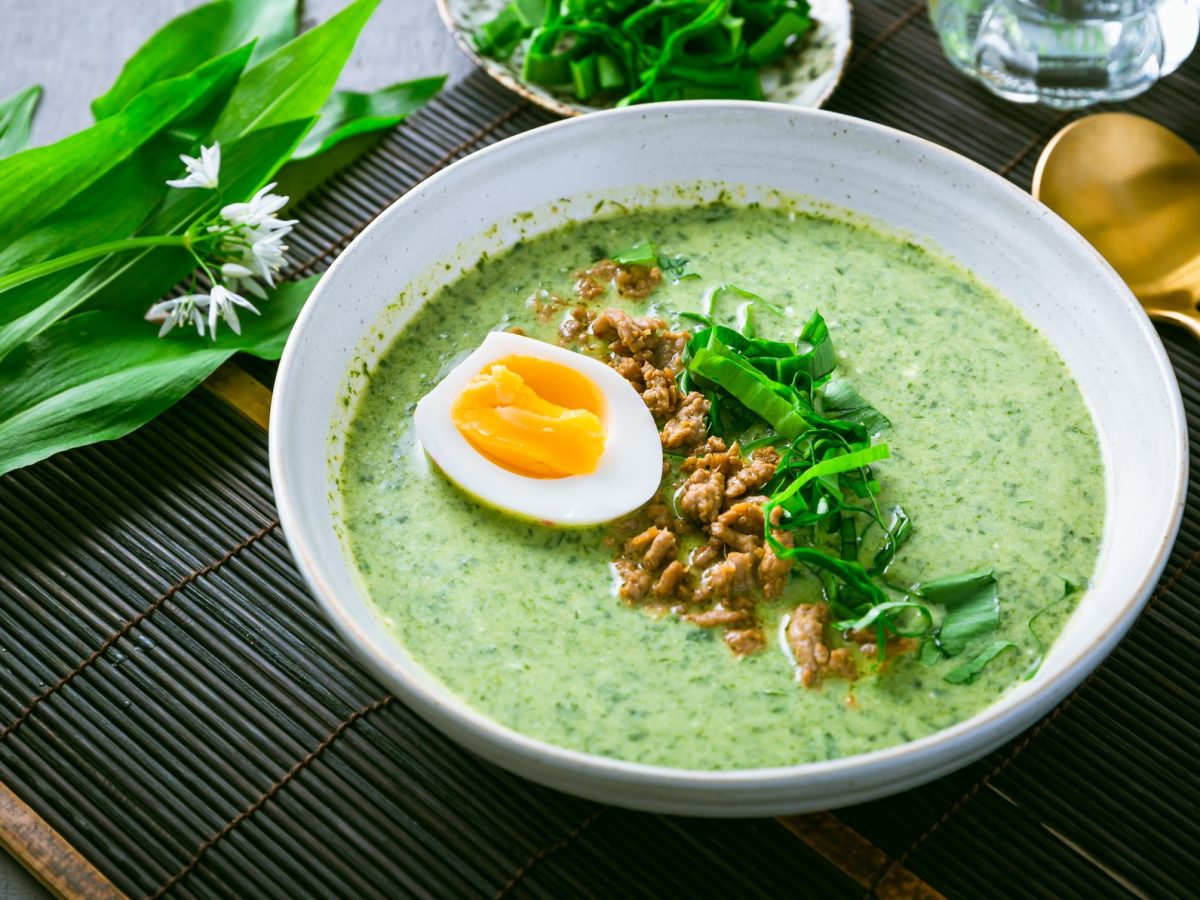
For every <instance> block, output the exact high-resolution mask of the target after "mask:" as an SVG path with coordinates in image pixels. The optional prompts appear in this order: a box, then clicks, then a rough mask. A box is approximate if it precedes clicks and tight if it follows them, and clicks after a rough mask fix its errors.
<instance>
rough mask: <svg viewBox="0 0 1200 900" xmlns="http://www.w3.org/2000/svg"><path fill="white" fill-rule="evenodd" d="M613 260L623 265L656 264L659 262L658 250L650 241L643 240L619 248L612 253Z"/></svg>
mask: <svg viewBox="0 0 1200 900" xmlns="http://www.w3.org/2000/svg"><path fill="white" fill-rule="evenodd" d="M612 259H613V262H615V263H620V264H621V265H623V266H654V265H657V264H658V252H657V251H656V250H655V249H654V244H653V243H651V242H650V241H646V240H641V241H638V242H637V243H635V244H633V245H631V246H629V247H625V248H624V249H621V250H617V251H615V252H614V253H613V255H612Z"/></svg>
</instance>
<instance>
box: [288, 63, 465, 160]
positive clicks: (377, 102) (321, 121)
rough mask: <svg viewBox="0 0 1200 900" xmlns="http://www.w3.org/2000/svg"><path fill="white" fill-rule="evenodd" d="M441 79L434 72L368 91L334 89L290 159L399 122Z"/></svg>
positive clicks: (425, 99) (425, 100) (437, 87)
mask: <svg viewBox="0 0 1200 900" xmlns="http://www.w3.org/2000/svg"><path fill="white" fill-rule="evenodd" d="M445 82H446V76H445V75H438V76H436V77H433V78H420V79H417V80H415V81H405V82H402V83H400V84H394V85H392V86H391V87H387V88H383V89H381V90H378V91H373V92H371V93H369V94H358V93H354V92H352V91H338V92H336V93H334V94H333V95H332V96H331V97H330V98H329V99H328V100H327V101H325V105H324V106H323V107H321V113H320V116H319V117H318V118H317V123H316V124H315V125H314V126H313V130H312V131H311V132H309V134H308V136H307V137H305V138H304V141H303V142H302V143H301V144H300V146H299V147H298V148H297V149H296V152H295V153H294V154H293V155H292V158H293V159H307V158H308V157H311V156H316V155H317V154H318V153H324V152H325V151H326V150H329V149H330V148H332V147H334V146H335V145H337V144H338V143H340V142H341V141H344V140H346V139H347V138H351V137H355V136H356V135H360V134H367V133H369V132H372V131H382V130H384V129H386V128H392V127H394V126H396V125H399V124H400V123H401V122H403V121H404V120H405V119H406V118H407V117H408V115H409V114H410V113H413V112H415V111H416V110H418V109H420V108H421V107H422V106H424V105H425V104H426V103H428V102H429V101H430V100H431V99H432V98H433V97H434V95H435V94H437V92H438V91H440V90H441V89H442V85H443V84H445Z"/></svg>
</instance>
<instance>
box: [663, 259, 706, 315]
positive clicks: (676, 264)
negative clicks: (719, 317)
mask: <svg viewBox="0 0 1200 900" xmlns="http://www.w3.org/2000/svg"><path fill="white" fill-rule="evenodd" d="M658 267H659V269H661V270H662V273H663V275H665V276H666V277H667V278H669V279H671V281H673V282H674V283H676V284H678V283H679V282H681V281H684V280H686V279H688V278H699V277H700V275H699V274H698V273H696V272H693V271H691V270H690V269H689V268H688V258H687V257H686V256H660V257H659V258H658ZM707 324H709V325H712V321H711V320H708V323H707Z"/></svg>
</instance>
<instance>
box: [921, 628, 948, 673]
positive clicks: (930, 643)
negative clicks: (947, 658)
mask: <svg viewBox="0 0 1200 900" xmlns="http://www.w3.org/2000/svg"><path fill="white" fill-rule="evenodd" d="M943 656H944V655H943V653H942V650H941V648H940V647H939V646H938V645H937V639H936V638H934V637H933V636H932V635H930V636H929V637H927V638H925V640H924V641H922V643H921V652H920V654H919V658H920V660H921V665H923V666H925V667H926V668H929V667H931V666H936V665H937V664H938V663H939V662H941V661H942V659H943Z"/></svg>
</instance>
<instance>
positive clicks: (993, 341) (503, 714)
mask: <svg viewBox="0 0 1200 900" xmlns="http://www.w3.org/2000/svg"><path fill="white" fill-rule="evenodd" d="M643 238H650V239H652V240H654V241H655V242H656V243H657V245H658V246H659V248H660V252H662V253H665V254H666V253H669V254H672V255H674V254H682V255H684V256H686V257H687V258H688V260H689V267H690V268H691V269H692V270H694V271H695V272H697V273H699V274H700V275H701V276H702V277H701V278H700V279H699V280H694V279H688V280H684V281H681V282H678V283H674V284H671V283H664V284H663V285H662V286H661V287H660V288H659V289H658V290H657V291H656V292H655V293H654V294H653V295H652V296H651V297H650V298H649V299H648V300H645V301H637V302H632V301H629V300H622V301H620V303H616V302H614V303H613V305H619V306H621V307H622V308H624V309H626V310H628V311H630V312H632V313H635V314H641V313H643V312H646V311H648V310H651V311H653V312H655V313H657V314H658V315H660V316H662V317H664V318H666V319H668V320H672V321H677V319H676V315H677V314H678V313H679V312H680V311H686V310H695V309H697V308H698V306H699V303H700V297H701V295H702V293H703V291H704V289H705V288H706V287H708V286H711V285H718V284H722V283H735V284H737V285H739V286H740V287H743V288H745V289H747V290H749V291H753V292H755V293H757V294H760V295H762V296H763V297H765V298H767V299H769V300H771V301H773V302H774V303H776V304H778V305H779V306H781V307H784V308H785V310H786V311H785V313H784V314H782V315H767V316H760V317H759V318H758V321H757V323H756V324H758V326H759V330H760V333H762V334H763V335H764V336H768V337H773V338H777V339H783V340H794V339H795V337H796V334H797V332H798V331H799V329H800V327H801V325H802V324H803V322H804V320H805V319H806V318H807V316H808V315H809V313H811V311H812V310H813V309H814V308H819V309H820V311H821V313H822V314H823V315H824V316H825V318H826V320H827V321H828V322H829V326H830V331H831V333H832V335H833V340H834V342H835V345H836V347H837V349H838V355H839V372H840V373H842V374H844V375H845V376H846V377H847V378H849V379H850V380H851V381H852V382H853V384H854V385H855V387H856V388H857V389H858V390H859V392H860V393H862V394H863V395H864V396H865V397H866V398H867V399H868V400H869V401H870V402H871V403H873V404H874V405H875V406H876V407H878V408H879V409H880V410H881V411H883V412H884V413H885V414H886V415H887V416H888V417H889V418H890V419H891V422H892V427H891V429H890V430H889V431H887V432H886V433H885V434H884V435H883V436H882V439H883V440H885V441H886V442H887V443H888V445H889V446H890V448H891V452H892V458H891V459H890V460H888V461H886V462H883V463H880V464H878V470H877V471H878V473H879V477H880V481H881V483H882V485H883V494H882V495H881V500H882V501H883V502H885V503H886V502H898V503H901V504H903V506H904V508H905V510H907V512H908V513H909V515H910V516H911V517H912V519H913V521H914V524H915V531H914V535H913V537H912V539H911V540H910V541H909V542H908V544H907V545H905V547H904V548H903V550H902V551H901V553H900V555H899V557H898V558H897V560H896V562H895V564H894V565H893V567H892V570H891V573H890V576H891V577H892V578H894V579H895V580H897V581H900V582H906V583H912V582H919V581H921V580H922V579H930V578H936V577H940V576H945V575H952V574H956V573H960V572H964V571H968V570H971V569H977V568H981V567H991V568H994V570H995V573H996V578H997V581H998V584H999V593H1000V601H1001V618H1000V627H999V633H998V634H997V635H996V637H997V638H1001V639H1007V640H1010V641H1012V642H1013V643H1015V644H1016V645H1017V647H1016V648H1015V649H1010V650H1008V651H1006V652H1004V653H1002V654H1001V655H1000V656H998V657H997V658H996V659H995V660H994V661H993V662H992V663H991V664H990V665H989V666H988V667H987V668H986V669H985V670H984V671H983V672H982V674H981V675H980V676H979V677H978V679H977V680H976V681H974V682H973V683H969V684H951V683H948V682H947V681H946V680H945V675H946V673H947V671H949V670H950V669H952V668H953V667H954V666H955V665H956V663H955V662H954V661H952V660H951V661H943V662H940V663H938V664H937V665H934V666H931V667H927V666H925V665H923V664H922V662H921V661H920V660H919V659H918V656H917V654H912V653H909V654H905V655H903V656H899V657H896V658H893V659H891V660H890V661H889V662H888V664H887V666H886V669H885V670H883V671H880V672H874V671H872V670H870V668H868V669H867V670H866V671H864V672H863V677H861V678H860V679H859V680H858V681H855V682H852V683H851V682H845V681H837V680H832V679H831V680H827V681H825V682H823V683H822V684H821V685H820V686H819V687H816V688H807V689H806V688H804V687H801V686H800V685H799V684H797V683H796V682H795V680H794V677H793V676H794V672H793V669H792V666H791V664H790V662H789V660H788V659H787V657H786V656H785V654H784V653H783V652H782V651H781V650H780V649H779V648H778V646H777V643H776V636H777V630H778V629H777V627H776V626H777V625H778V621H779V616H780V615H781V614H782V611H783V610H784V609H786V608H787V607H788V606H789V605H791V606H794V605H795V604H796V603H797V602H817V601H819V600H820V588H819V583H818V582H817V581H816V580H815V579H814V578H812V577H811V576H810V575H804V574H797V575H795V576H793V577H792V579H791V582H790V584H789V588H788V594H787V601H788V602H787V603H785V604H779V605H778V608H777V609H774V610H773V611H768V612H767V614H766V616H765V619H764V626H765V633H766V635H767V637H768V646H767V648H766V649H765V650H764V651H762V652H759V653H757V654H754V655H752V656H748V657H746V658H743V659H737V658H735V657H734V656H733V655H732V654H731V653H730V652H729V651H728V650H727V648H726V647H725V646H724V645H723V643H722V641H721V640H720V635H719V633H716V634H714V633H713V632H712V631H706V630H702V629H699V628H696V627H694V626H692V625H690V624H688V623H685V622H682V621H680V620H678V619H677V618H675V617H673V616H664V617H660V618H654V617H652V616H649V615H646V614H645V613H643V612H642V611H640V610H638V609H634V608H631V607H630V606H629V605H627V604H625V603H623V602H622V601H621V600H619V599H618V597H617V594H616V587H615V583H614V579H613V574H612V569H611V562H612V558H613V553H612V550H611V546H606V545H604V543H603V542H602V541H603V538H604V537H605V535H606V533H607V532H606V529H605V528H592V529H582V530H569V529H556V528H550V527H544V526H539V525H534V524H529V523H526V522H523V521H519V520H517V519H514V518H511V517H509V516H507V515H505V514H504V513H503V512H499V511H497V510H494V509H491V508H488V507H485V506H482V505H480V504H479V503H477V502H475V501H473V500H471V499H470V498H469V497H467V496H466V495H464V494H463V493H462V492H460V491H459V490H458V489H457V488H455V487H454V485H453V484H451V483H450V482H448V481H447V480H446V479H445V478H444V477H443V476H442V475H441V474H440V473H439V471H438V470H437V469H436V468H435V467H434V466H433V465H432V464H431V463H430V462H429V461H428V459H427V458H426V457H425V455H424V453H423V452H422V450H421V447H420V445H419V443H418V441H417V439H416V435H415V434H414V431H413V428H412V418H411V417H412V411H413V407H414V406H415V404H416V402H417V401H418V400H419V399H420V398H421V397H422V396H423V395H424V394H425V393H427V392H428V391H429V390H430V389H431V388H432V387H433V386H434V385H435V384H437V383H438V381H439V380H440V378H441V377H442V376H443V375H444V374H445V373H446V372H447V371H449V370H450V369H451V368H452V367H453V365H454V364H455V363H456V362H457V361H458V360H459V359H461V358H462V356H463V355H464V354H466V353H467V352H469V351H470V350H472V349H474V348H475V347H476V346H477V345H478V344H479V342H480V341H481V340H482V339H483V337H484V335H485V334H486V333H487V332H488V331H491V330H494V329H498V328H509V327H513V326H519V327H520V328H522V329H523V330H524V331H525V332H526V333H527V334H529V335H531V336H534V337H539V338H544V339H546V340H550V341H553V340H555V337H556V333H555V329H556V327H557V325H558V320H557V319H551V320H550V321H546V322H543V321H541V320H540V319H539V318H538V316H537V315H535V313H534V310H533V308H532V306H531V305H530V304H529V303H528V302H527V298H529V297H530V296H531V295H533V294H534V293H535V292H536V291H539V290H549V291H551V292H554V293H556V294H559V295H562V296H566V297H569V296H571V290H572V284H573V281H574V279H573V278H572V272H573V271H575V270H576V269H578V268H580V267H582V266H586V265H587V264H588V263H589V262H590V261H592V260H593V259H596V258H598V256H599V255H602V253H603V252H611V251H612V248H616V247H621V246H628V245H630V244H632V243H633V242H635V241H637V240H639V239H643ZM610 299H611V298H610ZM730 313H731V314H732V310H731V311H730ZM685 324H686V323H685ZM339 484H340V490H341V496H342V501H343V504H344V506H343V511H342V512H343V524H344V533H345V538H346V543H347V546H348V552H349V553H350V554H352V557H353V562H354V564H355V565H356V566H357V568H358V570H359V571H360V573H361V576H362V580H363V583H364V584H365V587H366V589H367V591H368V593H369V596H370V599H371V602H372V603H373V604H374V606H375V608H376V611H377V613H378V615H379V616H380V618H381V619H382V620H383V621H384V622H385V623H386V625H387V627H388V628H389V629H390V630H391V632H392V633H393V634H394V635H395V638H396V640H397V641H398V642H399V643H400V644H402V645H403V646H404V647H405V648H406V649H407V650H408V651H409V652H410V653H411V654H412V656H413V657H414V658H415V659H416V660H417V661H418V662H419V663H420V664H421V665H423V666H424V667H425V668H426V669H427V670H428V671H429V672H431V673H432V674H433V675H434V676H436V677H437V678H438V679H440V680H441V681H442V682H443V683H444V684H445V685H446V687H447V688H448V689H449V690H450V691H452V692H453V693H454V694H456V695H457V696H459V697H460V698H462V699H463V700H464V701H466V702H467V703H469V704H470V705H471V706H473V707H474V708H475V709H477V710H479V711H480V712H482V713H484V714H485V715H487V716H490V717H491V718H493V719H495V720H496V721H498V722H500V723H502V724H504V725H506V726H508V727H510V728H513V729H515V730H516V731H519V732H521V733H523V734H526V735H529V736H531V737H534V738H538V739H541V740H544V741H547V742H550V743H553V744H557V745H560V746H563V747H568V748H572V749H576V750H582V751H586V752H589V753H596V754H601V755H604V756H610V757H616V758H620V759H624V760H631V761H636V762H641V763H652V764H658V765H664V766H672V767H678V768H694V769H740V768H754V767H762V766H782V765H789V764H794V763H802V762H811V761H816V760H825V759H831V758H835V757H841V756H847V755H850V754H855V753H863V752H866V751H870V750H877V749H880V748H882V747H887V746H889V745H893V744H898V743H902V742H905V741H909V740H913V739H915V738H919V737H922V736H924V735H928V734H930V733H931V732H934V731H937V730H939V729H942V728H946V727H947V726H950V725H953V724H954V723H956V722H959V721H962V720H963V719H965V718H968V717H969V716H971V715H973V714H975V713H977V712H979V711H980V710H981V709H983V708H984V707H986V706H987V705H989V704H990V703H992V702H994V701H995V700H996V699H997V698H998V697H999V696H1000V695H1002V694H1003V693H1004V692H1006V691H1007V690H1009V689H1010V688H1011V687H1012V686H1013V685H1014V684H1015V683H1017V682H1018V681H1019V680H1020V679H1021V677H1022V676H1023V674H1024V673H1026V672H1027V671H1028V670H1029V669H1030V668H1031V666H1032V665H1033V664H1034V663H1035V662H1036V660H1037V659H1038V657H1039V653H1040V651H1039V643H1041V644H1049V642H1050V641H1052V640H1053V638H1054V636H1055V635H1056V634H1057V632H1058V631H1059V629H1060V628H1061V626H1062V623H1063V622H1064V621H1065V619H1066V618H1067V616H1069V614H1070V612H1071V610H1072V605H1073V602H1074V597H1075V596H1078V595H1074V596H1071V597H1067V598H1065V599H1064V598H1063V594H1064V589H1063V585H1064V581H1069V582H1072V583H1075V584H1086V582H1087V581H1088V578H1089V576H1090V575H1091V573H1092V570H1093V566H1094V564H1095V560H1096V554H1097V550H1098V545H1099V541H1100V534H1101V529H1102V526H1103V514H1104V486H1103V468H1102V464H1101V460H1100V454H1099V448H1098V445H1097V440H1096V435H1095V431H1094V429H1093V427H1092V424H1091V420H1090V418H1089V416H1088V413H1087V410H1086V409H1085V406H1084V403H1083V401H1082V399H1081V397H1080V394H1079V391H1078V389H1077V388H1076V386H1075V384H1074V382H1073V381H1072V379H1071V377H1070V375H1069V373H1068V372H1067V370H1066V369H1065V367H1064V366H1063V364H1062V362H1061V361H1060V359H1059V358H1058V356H1057V355H1056V354H1055V352H1054V351H1053V349H1052V348H1051V347H1050V346H1049V344H1048V343H1047V342H1046V341H1045V340H1044V339H1043V338H1042V337H1041V336H1040V335H1039V334H1038V333H1037V332H1036V331H1035V330H1034V329H1033V328H1032V327H1031V326H1030V325H1029V324H1028V323H1027V322H1026V321H1025V320H1024V319H1022V318H1021V317H1020V315H1019V314H1018V313H1017V312H1016V311H1015V310H1014V309H1012V308H1011V307H1010V306H1009V305H1008V304H1007V303H1006V302H1005V301H1004V300H1002V299H1001V298H1000V297H998V296H996V295H995V294H993V293H992V292H991V291H989V290H988V289H986V288H984V287H983V286H982V285H980V284H979V283H978V282H976V281H975V280H974V279H973V278H971V277H970V276H969V275H967V274H966V273H964V272H963V271H961V270H960V269H958V268H956V267H954V266H953V265H951V264H949V263H947V262H946V261H944V260H942V259H939V258H937V257H935V256H933V255H931V254H930V253H928V252H925V251H924V250H922V249H921V248H919V247H916V246H914V245H912V244H908V243H904V242H902V241H900V240H897V239H895V238H892V237H888V236H885V235H883V234H880V233H877V232H875V231H873V230H871V229H869V228H865V227H861V226H858V225H852V224H847V223H844V222H840V221H834V220H830V219H824V218H819V217H813V216H809V215H796V214H789V213H787V212H782V211H778V210H767V209H757V208H733V207H728V206H709V207H698V208H691V209H675V210H657V211H645V212H638V213H634V214H629V215H622V216H620V217H617V218H609V219H601V220H596V221H591V222H587V223H583V224H578V225H573V226H571V227H568V228H566V229H564V230H560V231H555V232H552V233H549V234H546V235H543V236H540V237H537V238H535V239H532V240H529V241H527V242H525V243H522V244H520V245H518V246H517V247H515V248H514V249H512V250H511V251H509V252H507V253H506V254H504V255H503V256H500V257H496V258H492V259H489V260H486V261H484V262H482V263H481V264H480V265H479V266H478V267H477V268H476V269H475V270H474V271H471V272H470V273H468V274H467V275H465V276H464V277H462V278H461V279H460V280H458V281H457V282H455V283H453V284H451V285H449V286H448V287H446V288H444V289H442V290H441V291H440V293H439V294H438V295H437V296H435V297H434V298H433V299H432V300H431V301H430V302H429V303H428V304H427V305H425V306H424V307H423V308H422V309H420V310H419V311H418V312H417V313H416V315H415V316H414V317H413V318H412V320H411V321H410V323H409V324H408V325H407V327H406V328H405V329H404V330H403V332H402V333H401V334H400V335H399V336H398V337H397V339H396V341H395V344H394V345H393V346H392V347H391V348H390V349H389V350H388V351H387V353H386V354H385V355H384V356H383V358H382V359H381V360H380V362H379V364H378V366H377V368H376V370H375V371H374V372H372V373H371V379H370V383H369V386H368V387H367V389H366V390H365V391H364V392H363V393H362V395H361V400H360V406H359V408H358V410H357V413H356V415H355V417H354V419H353V422H352V425H351V427H350V431H349V435H348V439H347V442H346V449H345V455H344V458H343V461H342V468H341V472H340V477H339ZM1041 611H1044V612H1043V614H1042V615H1040V616H1039V617H1038V619H1037V621H1036V623H1035V626H1034V627H1035V630H1036V635H1035V634H1033V633H1031V630H1030V626H1029V623H1030V619H1031V617H1033V616H1034V615H1035V614H1036V613H1038V612H1041Z"/></svg>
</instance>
